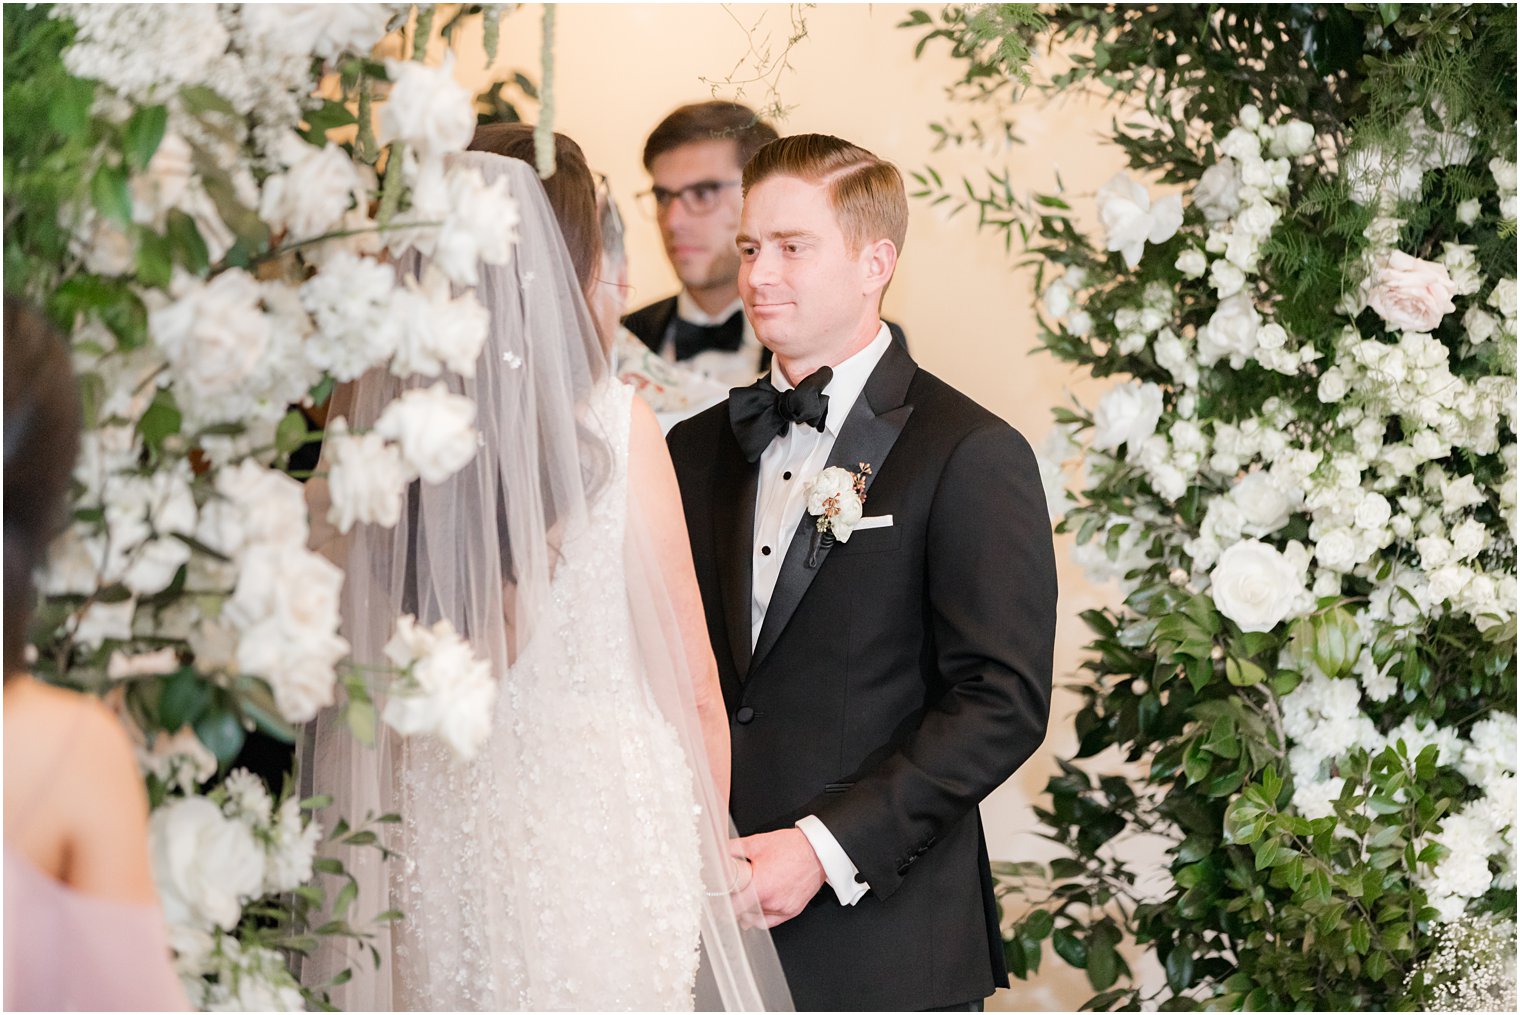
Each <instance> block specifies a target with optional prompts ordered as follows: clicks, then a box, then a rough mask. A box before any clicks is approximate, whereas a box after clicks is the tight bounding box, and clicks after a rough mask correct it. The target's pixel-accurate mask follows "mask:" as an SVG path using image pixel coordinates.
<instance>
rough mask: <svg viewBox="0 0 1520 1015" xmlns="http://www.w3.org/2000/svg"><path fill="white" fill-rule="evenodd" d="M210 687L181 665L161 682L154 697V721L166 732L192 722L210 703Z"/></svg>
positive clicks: (202, 713)
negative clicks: (156, 697) (157, 694)
mask: <svg viewBox="0 0 1520 1015" xmlns="http://www.w3.org/2000/svg"><path fill="white" fill-rule="evenodd" d="M213 691H214V688H213V687H212V685H211V683H210V682H208V681H207V680H205V679H204V678H203V677H202V676H201V675H200V674H198V673H196V672H195V670H193V669H191V668H190V667H188V666H187V667H184V668H183V669H181V670H179V671H178V672H177V673H174V674H173V675H172V676H169V677H167V678H165V679H164V680H163V681H162V690H161V692H160V694H159V699H158V721H159V723H160V724H161V725H162V726H163V728H164V729H165V730H167V731H168V732H170V733H174V732H177V731H178V730H179V729H180V727H182V726H186V725H189V724H191V723H194V722H196V721H197V720H198V719H200V717H201V716H202V715H204V714H205V712H206V708H207V707H208V706H209V705H210V704H211V698H212V693H213Z"/></svg>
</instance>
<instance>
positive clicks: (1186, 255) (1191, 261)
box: [1174, 247, 1209, 278]
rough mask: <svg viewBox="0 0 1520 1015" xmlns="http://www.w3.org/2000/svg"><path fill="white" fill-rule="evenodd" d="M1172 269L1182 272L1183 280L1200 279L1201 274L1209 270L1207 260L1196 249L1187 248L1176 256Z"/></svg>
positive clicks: (1201, 252)
mask: <svg viewBox="0 0 1520 1015" xmlns="http://www.w3.org/2000/svg"><path fill="white" fill-rule="evenodd" d="M1174 267H1175V268H1176V269H1177V270H1178V271H1180V272H1182V276H1183V277H1184V278H1202V277H1203V273H1204V272H1206V271H1208V270H1209V259H1208V257H1207V256H1205V255H1204V253H1203V251H1201V250H1199V249H1198V248H1197V247H1189V248H1188V249H1186V250H1184V251H1183V252H1182V253H1181V254H1179V255H1178V256H1177V263H1176V264H1175V265H1174Z"/></svg>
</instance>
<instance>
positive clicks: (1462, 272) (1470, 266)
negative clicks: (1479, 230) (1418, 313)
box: [1441, 243, 1483, 296]
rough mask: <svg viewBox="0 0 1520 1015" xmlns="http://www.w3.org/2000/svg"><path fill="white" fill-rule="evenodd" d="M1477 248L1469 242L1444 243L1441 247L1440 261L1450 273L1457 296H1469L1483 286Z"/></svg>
mask: <svg viewBox="0 0 1520 1015" xmlns="http://www.w3.org/2000/svg"><path fill="white" fill-rule="evenodd" d="M1477 249H1478V248H1477V247H1475V246H1473V245H1472V244H1470V243H1446V244H1443V245H1442V247H1441V263H1442V264H1444V265H1445V266H1446V271H1447V272H1448V273H1449V274H1450V275H1451V284H1452V286H1453V290H1454V291H1455V292H1456V294H1457V295H1458V296H1471V295H1472V294H1473V293H1475V292H1477V291H1478V290H1479V289H1482V288H1483V271H1482V269H1480V268H1479V267H1478V258H1477V256H1476V253H1475V252H1476V251H1477Z"/></svg>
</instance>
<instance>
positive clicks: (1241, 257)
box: [1224, 230, 1261, 272]
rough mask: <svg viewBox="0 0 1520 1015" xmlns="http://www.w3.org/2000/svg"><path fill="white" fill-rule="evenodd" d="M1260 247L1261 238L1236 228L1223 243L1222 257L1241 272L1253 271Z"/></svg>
mask: <svg viewBox="0 0 1520 1015" xmlns="http://www.w3.org/2000/svg"><path fill="white" fill-rule="evenodd" d="M1260 249H1261V240H1260V239H1259V238H1258V237H1256V236H1254V235H1252V234H1251V233H1248V232H1245V231H1244V230H1236V231H1235V232H1233V233H1231V234H1230V238H1229V240H1228V241H1227V242H1226V243H1225V245H1224V257H1225V260H1227V261H1229V262H1230V263H1231V264H1233V265H1235V266H1236V267H1237V268H1239V269H1240V270H1241V271H1243V272H1255V271H1256V255H1257V252H1258V251H1259V250H1260Z"/></svg>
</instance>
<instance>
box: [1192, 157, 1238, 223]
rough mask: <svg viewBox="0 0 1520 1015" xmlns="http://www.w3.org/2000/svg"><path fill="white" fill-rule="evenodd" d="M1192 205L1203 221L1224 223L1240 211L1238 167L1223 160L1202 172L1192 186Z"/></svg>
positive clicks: (1225, 159) (1229, 161) (1231, 162)
mask: <svg viewBox="0 0 1520 1015" xmlns="http://www.w3.org/2000/svg"><path fill="white" fill-rule="evenodd" d="M1193 204H1194V205H1195V206H1196V207H1197V208H1198V210H1199V211H1201V212H1203V217H1204V220H1205V221H1208V222H1224V221H1226V220H1228V219H1230V218H1232V217H1234V215H1235V213H1236V212H1237V211H1239V210H1240V166H1239V164H1238V163H1236V162H1235V161H1234V160H1233V159H1229V158H1224V159H1220V160H1219V161H1218V162H1216V163H1214V164H1213V165H1212V166H1210V167H1209V168H1207V169H1205V170H1204V171H1203V175H1202V176H1200V177H1199V178H1198V182H1197V183H1196V184H1194V186H1193Z"/></svg>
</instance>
